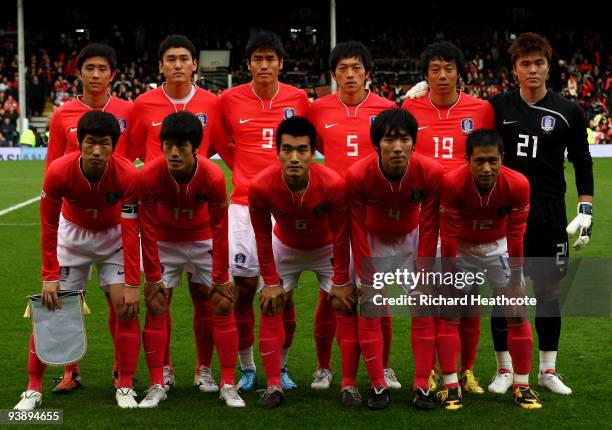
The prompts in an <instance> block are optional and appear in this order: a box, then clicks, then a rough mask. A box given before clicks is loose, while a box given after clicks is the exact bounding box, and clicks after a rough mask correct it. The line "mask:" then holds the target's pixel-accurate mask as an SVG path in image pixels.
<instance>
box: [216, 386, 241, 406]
mask: <svg viewBox="0 0 612 430" xmlns="http://www.w3.org/2000/svg"><path fill="white" fill-rule="evenodd" d="M219 398H220V399H221V400H223V401H224V402H225V404H226V405H227V406H229V407H230V408H244V407H245V406H246V403H245V402H244V400H242V397H240V394H238V389H237V388H236V386H235V385H229V384H225V385H224V386H223V387H221V390H220V392H219Z"/></svg>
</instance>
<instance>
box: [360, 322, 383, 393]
mask: <svg viewBox="0 0 612 430" xmlns="http://www.w3.org/2000/svg"><path fill="white" fill-rule="evenodd" d="M358 324H359V346H360V347H361V351H362V353H363V361H364V362H365V365H366V369H367V370H368V376H369V377H370V385H371V386H372V387H375V388H379V387H386V386H387V383H386V382H385V376H384V371H383V370H384V369H383V364H382V351H383V337H382V329H381V321H380V318H374V319H370V318H365V317H362V316H360V317H359V323H358Z"/></svg>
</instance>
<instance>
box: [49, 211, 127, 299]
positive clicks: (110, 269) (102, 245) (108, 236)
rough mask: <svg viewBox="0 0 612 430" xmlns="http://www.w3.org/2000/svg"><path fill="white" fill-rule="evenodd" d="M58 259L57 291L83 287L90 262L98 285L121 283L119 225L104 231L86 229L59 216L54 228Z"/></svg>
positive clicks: (121, 253)
mask: <svg viewBox="0 0 612 430" xmlns="http://www.w3.org/2000/svg"><path fill="white" fill-rule="evenodd" d="M57 260H58V262H59V265H60V290H62V291H68V290H85V289H87V281H88V279H90V277H91V276H90V270H91V265H92V264H95V266H96V269H97V271H98V284H99V285H100V288H102V289H103V290H105V291H106V290H107V289H108V285H113V284H123V283H124V282H125V270H124V268H123V243H122V241H121V225H119V224H117V225H115V226H113V227H111V228H108V229H106V230H100V231H95V230H87V229H84V228H82V227H80V226H78V225H76V224H73V223H71V222H70V221H67V220H66V219H65V218H64V217H63V216H61V215H60V221H59V226H58V229H57Z"/></svg>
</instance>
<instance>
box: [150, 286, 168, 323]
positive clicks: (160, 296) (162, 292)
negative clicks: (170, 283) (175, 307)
mask: <svg viewBox="0 0 612 430" xmlns="http://www.w3.org/2000/svg"><path fill="white" fill-rule="evenodd" d="M144 290H145V291H144V293H145V303H146V305H147V308H148V309H149V310H150V311H151V312H153V313H154V314H158V315H161V314H163V313H164V312H165V308H166V307H167V304H168V291H167V290H166V287H165V286H164V282H163V281H158V282H145V288H144Z"/></svg>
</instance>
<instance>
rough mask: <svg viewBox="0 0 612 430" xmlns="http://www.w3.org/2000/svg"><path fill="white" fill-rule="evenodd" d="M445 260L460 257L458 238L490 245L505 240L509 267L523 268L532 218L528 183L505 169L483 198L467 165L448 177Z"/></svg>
mask: <svg viewBox="0 0 612 430" xmlns="http://www.w3.org/2000/svg"><path fill="white" fill-rule="evenodd" d="M440 200H441V201H440V234H441V238H442V256H443V257H456V256H457V238H459V239H461V240H462V241H466V242H472V243H488V242H493V241H495V240H498V239H501V238H502V237H506V238H507V241H508V254H509V256H510V257H511V259H510V267H513V268H520V267H521V266H522V257H523V235H524V234H525V229H526V223H527V216H528V215H529V181H527V178H525V177H524V176H523V175H522V174H520V173H519V172H517V171H516V170H512V169H509V168H507V167H504V166H502V168H501V171H500V173H499V176H498V178H497V182H496V183H495V185H494V186H493V189H492V190H491V191H490V192H488V193H486V194H481V193H479V192H478V190H477V189H476V184H475V182H474V178H473V177H472V174H471V172H470V169H469V167H468V166H467V165H464V166H461V167H460V168H458V169H455V170H453V171H452V172H450V173H448V174H447V175H446V176H445V178H444V181H443V185H442V195H441V198H440Z"/></svg>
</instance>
